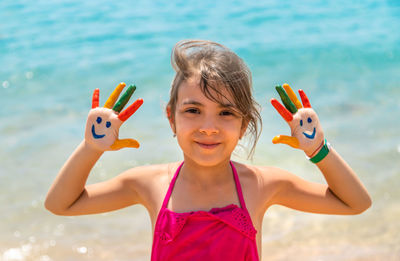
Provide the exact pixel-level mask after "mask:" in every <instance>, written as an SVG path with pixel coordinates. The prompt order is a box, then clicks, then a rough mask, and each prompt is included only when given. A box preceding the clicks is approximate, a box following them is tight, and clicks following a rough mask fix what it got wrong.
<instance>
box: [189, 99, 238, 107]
mask: <svg viewBox="0 0 400 261" xmlns="http://www.w3.org/2000/svg"><path fill="white" fill-rule="evenodd" d="M183 105H197V106H203V107H204V104H202V103H201V102H198V101H195V100H187V101H184V102H183ZM218 107H221V108H235V106H233V104H232V103H224V104H219V105H218Z"/></svg>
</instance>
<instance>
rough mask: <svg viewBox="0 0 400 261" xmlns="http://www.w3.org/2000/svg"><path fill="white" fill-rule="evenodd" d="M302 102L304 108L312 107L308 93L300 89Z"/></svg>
mask: <svg viewBox="0 0 400 261" xmlns="http://www.w3.org/2000/svg"><path fill="white" fill-rule="evenodd" d="M299 94H300V98H301V102H302V103H303V106H304V108H311V104H310V101H309V100H308V98H307V95H306V93H305V92H304V91H303V90H301V89H300V90H299Z"/></svg>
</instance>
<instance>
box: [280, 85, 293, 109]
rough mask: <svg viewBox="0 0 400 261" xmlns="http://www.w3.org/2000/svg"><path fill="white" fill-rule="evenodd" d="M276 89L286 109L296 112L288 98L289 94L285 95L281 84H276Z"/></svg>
mask: <svg viewBox="0 0 400 261" xmlns="http://www.w3.org/2000/svg"><path fill="white" fill-rule="evenodd" d="M275 89H276V91H277V92H278V93H279V96H281V100H282V102H283V105H285V107H286V109H288V110H289V111H290V112H291V113H296V112H297V108H296V106H295V105H294V103H293V102H292V100H290V98H289V96H288V95H287V93H286V91H285V90H284V89H283V88H282V86H280V85H278V86H276V87H275Z"/></svg>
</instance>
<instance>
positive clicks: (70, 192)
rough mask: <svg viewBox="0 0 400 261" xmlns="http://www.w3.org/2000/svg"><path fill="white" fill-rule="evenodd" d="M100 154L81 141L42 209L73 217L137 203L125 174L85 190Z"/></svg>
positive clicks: (55, 182)
mask: <svg viewBox="0 0 400 261" xmlns="http://www.w3.org/2000/svg"><path fill="white" fill-rule="evenodd" d="M102 154H103V152H102V151H98V150H95V149H93V148H92V147H91V146H90V145H88V144H87V143H85V141H83V142H81V144H79V146H78V147H77V149H76V150H75V151H74V152H73V153H72V155H71V156H70V158H69V159H68V160H67V162H66V163H65V164H64V166H63V167H62V168H61V170H60V172H59V173H58V175H57V177H56V179H55V181H54V182H53V184H52V186H51V187H50V190H49V192H48V194H47V197H46V201H45V207H46V209H48V210H49V211H51V212H52V213H54V214H56V215H64V216H74V215H85V214H95V213H102V212H108V211H112V210H116V209H120V208H123V207H126V206H129V205H133V204H137V203H139V202H140V199H139V197H138V195H137V193H136V192H135V189H134V180H133V179H132V178H131V175H127V173H126V174H124V173H123V174H121V175H119V176H117V177H115V178H113V179H111V180H108V181H105V182H101V183H97V184H93V185H88V186H86V187H85V184H86V181H87V178H88V176H89V173H90V171H91V169H92V168H93V166H94V164H95V163H96V162H97V160H98V159H99V158H100V156H101V155H102Z"/></svg>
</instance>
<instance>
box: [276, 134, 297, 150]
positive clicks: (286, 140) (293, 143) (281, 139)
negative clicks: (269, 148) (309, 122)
mask: <svg viewBox="0 0 400 261" xmlns="http://www.w3.org/2000/svg"><path fill="white" fill-rule="evenodd" d="M272 143H273V144H277V143H283V144H287V145H289V146H290V147H292V148H295V149H298V148H299V147H300V143H299V140H298V139H297V138H295V137H291V136H286V135H278V136H275V137H274V138H273V139H272Z"/></svg>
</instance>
